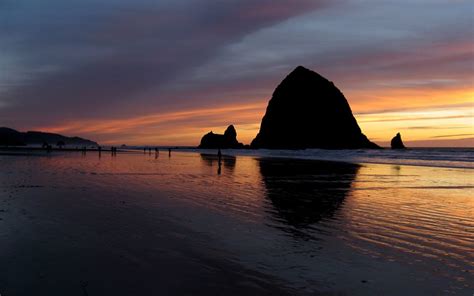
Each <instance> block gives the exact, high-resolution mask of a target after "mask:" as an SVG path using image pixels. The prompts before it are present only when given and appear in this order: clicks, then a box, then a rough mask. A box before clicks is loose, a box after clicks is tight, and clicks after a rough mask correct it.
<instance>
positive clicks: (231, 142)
mask: <svg viewBox="0 0 474 296" xmlns="http://www.w3.org/2000/svg"><path fill="white" fill-rule="evenodd" d="M243 147H244V145H243V144H242V143H239V141H237V132H236V131H235V128H234V126H233V125H229V127H228V128H227V129H226V130H225V132H224V134H223V135H220V134H214V133H213V132H212V131H211V132H209V133H207V134H205V135H204V136H203V137H202V139H201V144H200V145H199V148H204V149H217V148H221V149H226V148H234V149H238V148H243Z"/></svg>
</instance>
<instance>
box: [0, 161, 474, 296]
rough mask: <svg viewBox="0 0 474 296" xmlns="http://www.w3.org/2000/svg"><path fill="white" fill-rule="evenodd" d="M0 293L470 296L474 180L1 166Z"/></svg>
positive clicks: (422, 174)
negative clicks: (414, 295) (445, 295)
mask: <svg viewBox="0 0 474 296" xmlns="http://www.w3.org/2000/svg"><path fill="white" fill-rule="evenodd" d="M0 164H1V170H0V219H1V220H0V266H1V268H0V293H1V295H166V294H206V295H207V294H211V295H214V294H223V295H230V294H235V295H243V294H258V295H261V294H269V295H275V294H326V295H327V294H330V295H333V294H338V295H367V294H369V295H382V294H383V295H407V294H417V295H444V294H453V295H471V294H472V292H473V290H474V285H473V282H474V274H473V266H474V263H473V262H474V253H473V246H474V197H473V196H474V195H473V189H474V170H472V169H450V168H433V167H417V166H400V165H378V164H361V165H357V164H349V163H337V162H322V161H309V160H296V159H292V160H288V159H272V158H261V159H258V158H253V157H241V156H239V157H234V156H225V157H224V159H223V163H222V166H221V168H220V169H219V165H218V161H217V157H215V156H214V155H206V154H197V153H173V154H172V156H171V157H168V155H167V153H166V154H165V153H163V152H162V153H161V154H160V155H159V156H158V157H155V155H154V154H151V155H149V154H141V153H135V154H134V153H119V154H118V155H117V156H116V157H111V156H110V154H106V153H102V157H101V158H99V157H98V154H97V153H92V152H88V153H87V155H85V156H82V155H81V154H80V153H75V152H71V153H64V154H60V153H53V154H52V155H50V156H45V155H43V154H41V153H39V154H38V155H30V156H11V155H0Z"/></svg>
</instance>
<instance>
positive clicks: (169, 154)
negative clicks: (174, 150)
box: [168, 148, 171, 157]
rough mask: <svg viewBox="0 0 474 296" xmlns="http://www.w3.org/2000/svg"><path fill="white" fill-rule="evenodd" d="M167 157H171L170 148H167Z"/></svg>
mask: <svg viewBox="0 0 474 296" xmlns="http://www.w3.org/2000/svg"><path fill="white" fill-rule="evenodd" d="M168 157H171V148H168Z"/></svg>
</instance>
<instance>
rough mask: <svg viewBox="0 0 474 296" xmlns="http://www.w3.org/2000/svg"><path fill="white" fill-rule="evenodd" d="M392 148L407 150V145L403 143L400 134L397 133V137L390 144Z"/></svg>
mask: <svg viewBox="0 0 474 296" xmlns="http://www.w3.org/2000/svg"><path fill="white" fill-rule="evenodd" d="M390 146H392V149H405V148H406V147H405V145H404V144H403V141H402V136H401V135H400V133H397V135H396V136H395V137H393V139H392V141H391V142H390Z"/></svg>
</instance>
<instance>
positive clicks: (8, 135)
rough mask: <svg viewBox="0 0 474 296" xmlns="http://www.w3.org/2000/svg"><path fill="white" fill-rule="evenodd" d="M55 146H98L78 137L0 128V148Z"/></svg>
mask: <svg viewBox="0 0 474 296" xmlns="http://www.w3.org/2000/svg"><path fill="white" fill-rule="evenodd" d="M45 144H47V145H56V146H88V147H90V146H98V145H99V144H97V142H94V141H91V140H88V139H83V138H79V137H67V136H63V135H59V134H53V133H45V132H39V131H28V132H19V131H17V130H14V129H11V128H8V127H0V146H26V145H45Z"/></svg>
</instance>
